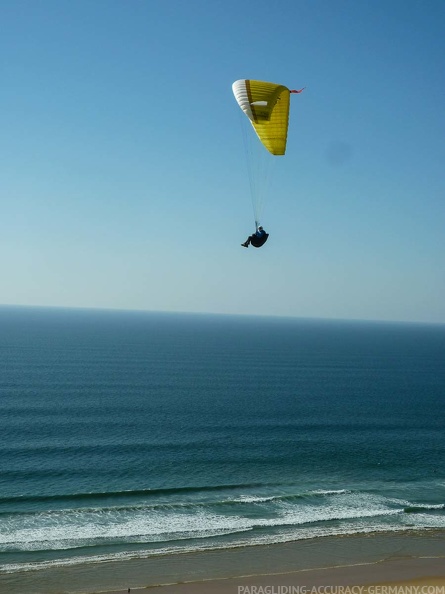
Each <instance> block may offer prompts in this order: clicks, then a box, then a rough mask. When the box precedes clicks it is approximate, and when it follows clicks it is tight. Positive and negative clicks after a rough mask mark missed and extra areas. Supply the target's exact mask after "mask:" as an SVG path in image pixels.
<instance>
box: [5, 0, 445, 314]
mask: <svg viewBox="0 0 445 594" xmlns="http://www.w3.org/2000/svg"><path fill="white" fill-rule="evenodd" d="M0 23H1V25H0V26H1V35H0V52H1V55H2V84H1V89H0V130H1V134H0V153H1V154H0V157H1V158H0V200H1V217H0V303H4V304H20V305H56V306H74V307H104V308H124V309H144V310H162V311H190V312H214V313H235V314H255V315H256V314H260V315H280V316H296V317H324V318H346V319H379V320H407V321H425V322H441V323H445V233H444V227H445V225H444V224H445V201H444V198H445V175H444V163H445V116H444V113H445V111H444V105H445V36H444V35H443V30H444V26H445V4H444V3H443V1H442V0H437V1H435V0H430V1H429V2H420V1H413V0H405V1H399V0H374V1H373V2H365V1H364V0H358V1H357V0H354V1H353V0H344V1H343V0H320V1H317V0H314V1H309V0H306V1H299V0H275V2H273V3H272V2H270V1H268V2H265V1H263V0H255V1H252V0H226V1H225V2H222V1H221V2H220V1H219V0H187V1H180V0H169V1H166V0H131V1H124V0H119V1H117V0H76V1H75V2H73V1H72V0H57V1H51V0H40V1H38V0H27V1H23V0H1V1H0ZM239 78H254V79H260V80H269V81H273V82H277V83H281V84H284V85H286V86H288V87H290V88H301V87H304V86H305V87H306V90H305V91H304V93H302V94H301V95H294V96H292V97H291V101H292V105H291V115H290V126H289V136H288V146H287V154H286V156H285V157H280V158H279V162H278V163H276V164H275V167H274V172H273V178H272V182H271V187H270V191H269V195H268V198H267V201H266V205H265V209H264V214H263V218H262V222H263V224H264V226H265V228H266V229H267V230H268V231H269V232H270V239H269V241H268V243H267V244H266V245H265V246H264V248H262V249H260V250H255V249H253V248H249V249H248V250H246V249H243V248H242V247H241V246H240V243H241V241H244V240H245V238H246V236H247V235H248V234H249V233H250V232H252V230H253V216H252V206H251V200H250V195H249V185H248V176H247V171H246V165H245V154H244V149H243V142H242V132H241V126H240V117H239V113H238V112H239V108H238V106H237V104H236V102H235V100H234V98H233V95H232V90H231V85H232V83H233V81H235V80H237V79H239Z"/></svg>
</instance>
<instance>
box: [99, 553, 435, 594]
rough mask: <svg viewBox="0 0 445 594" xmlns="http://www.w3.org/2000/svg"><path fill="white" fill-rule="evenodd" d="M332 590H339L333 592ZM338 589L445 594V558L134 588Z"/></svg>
mask: <svg viewBox="0 0 445 594" xmlns="http://www.w3.org/2000/svg"><path fill="white" fill-rule="evenodd" d="M444 546H445V545H444ZM329 586H331V587H335V586H336V587H337V589H336V590H335V591H334V590H331V591H330V590H329V589H327V587H329ZM338 586H344V587H346V586H349V587H350V588H352V586H363V589H361V590H359V589H354V590H352V591H350V593H349V594H402V590H400V591H397V593H396V592H395V590H393V588H395V587H397V588H402V587H403V588H406V592H407V594H415V592H416V590H415V588H414V586H418V587H419V590H418V593H417V594H423V592H421V590H420V588H421V587H422V586H428V591H427V594H434V592H433V591H434V590H435V591H436V593H437V594H445V557H444V558H433V559H431V558H426V559H399V560H392V561H384V562H380V563H370V564H366V565H354V566H349V567H330V568H326V569H311V570H307V571H306V570H300V571H295V572H289V573H285V574H267V575H257V576H245V577H238V578H229V579H223V580H221V579H219V580H205V581H196V582H188V583H183V584H172V585H165V586H152V587H150V586H148V587H145V588H131V594H206V593H208V594H293V592H292V590H293V588H292V587H294V592H295V594H296V592H297V590H295V588H297V587H299V593H300V594H305V592H306V594H311V590H312V589H313V588H315V589H317V588H319V594H340V593H341V589H339V588H338ZM390 587H391V590H390V589H389V588H390ZM385 589H386V593H385ZM127 591H128V590H127V589H125V590H114V591H111V592H108V594H126V593H127ZM424 592H425V590H424ZM312 594H315V593H312ZM317 594H318V593H317ZM345 594H347V592H345Z"/></svg>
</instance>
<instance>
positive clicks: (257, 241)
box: [241, 228, 269, 248]
mask: <svg viewBox="0 0 445 594" xmlns="http://www.w3.org/2000/svg"><path fill="white" fill-rule="evenodd" d="M268 237H269V233H266V232H265V231H264V229H262V228H261V229H258V231H257V232H256V233H253V234H252V235H250V236H249V237H248V238H247V240H246V242H245V243H243V244H241V245H242V246H244V247H249V244H250V243H251V244H252V245H253V247H256V248H259V247H261V246H262V245H264V244H265V243H266V241H267V238H268Z"/></svg>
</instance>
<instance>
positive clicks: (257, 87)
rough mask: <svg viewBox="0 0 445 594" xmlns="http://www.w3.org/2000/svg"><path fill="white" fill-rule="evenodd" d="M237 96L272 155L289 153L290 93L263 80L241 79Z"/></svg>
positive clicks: (237, 88) (235, 89)
mask: <svg viewBox="0 0 445 594" xmlns="http://www.w3.org/2000/svg"><path fill="white" fill-rule="evenodd" d="M232 90H233V94H234V95H235V99H236V100H237V102H238V105H239V106H240V107H241V109H242V110H243V112H244V113H245V114H246V116H247V117H248V118H249V120H250V121H251V123H252V126H253V127H254V129H255V132H256V133H257V135H258V138H259V139H260V140H261V142H262V143H263V145H264V146H265V147H266V148H267V150H268V151H269V152H270V153H272V155H284V153H285V152H286V140H287V128H288V125H289V98H290V91H289V89H288V88H287V87H285V86H283V85H277V84H274V83H270V82H262V81H260V80H244V79H242V80H237V81H236V82H234V83H233V85H232Z"/></svg>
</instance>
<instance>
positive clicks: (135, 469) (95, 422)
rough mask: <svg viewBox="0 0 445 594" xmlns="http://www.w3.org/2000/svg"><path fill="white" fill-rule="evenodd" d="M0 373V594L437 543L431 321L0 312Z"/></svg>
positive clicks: (443, 452)
mask: <svg viewBox="0 0 445 594" xmlns="http://www.w3.org/2000/svg"><path fill="white" fill-rule="evenodd" d="M0 370H1V373H0V404H1V415H0V584H1V583H2V582H1V580H2V579H4V582H3V583H4V584H8V590H7V591H8V592H12V591H13V589H12V586H11V584H14V583H15V582H14V579H16V578H17V576H23V575H24V574H26V573H28V572H32V574H33V575H35V576H38V575H39V572H44V571H46V570H48V569H54V568H59V569H63V568H67V567H73V566H76V567H78V568H79V570H81V569H82V568H84V569H85V570H86V568H91V567H92V566H94V567H95V568H96V569H97V568H100V567H102V566H103V567H105V565H106V564H110V563H118V562H125V561H131V560H141V559H144V560H147V559H149V558H153V559H159V558H161V557H162V558H165V557H166V556H168V555H175V554H186V555H188V556H189V557H190V555H193V554H195V553H204V552H206V551H207V552H210V553H211V552H212V551H226V553H227V555H230V551H231V550H233V549H238V550H239V549H240V548H243V550H244V549H245V550H246V551H247V550H253V549H249V548H250V547H254V546H255V545H272V544H276V543H282V544H285V543H291V542H295V541H304V540H308V539H317V538H319V537H325V538H333V537H337V536H346V535H350V536H353V535H358V534H369V535H382V537H383V536H384V535H385V534H388V533H400V534H405V533H406V532H407V531H409V532H411V533H412V534H415V535H419V534H423V533H426V532H428V533H430V534H443V532H441V530H442V531H443V530H444V529H445V431H444V429H445V406H444V402H445V326H444V325H427V324H408V323H386V322H385V323H383V322H381V323H379V322H358V321H329V320H303V319H290V318H267V317H248V316H224V315H219V316H218V315H205V314H202V315H200V314H173V313H148V312H129V311H101V310H82V309H62V308H60V309H59V308H27V307H11V306H3V307H0ZM312 542H316V541H312ZM107 567H110V565H108V566H107ZM2 576H3V578H2ZM152 579H153V583H158V582H159V580H162V579H163V580H167V581H168V580H169V579H173V577H172V576H169V575H164V574H163V575H162V576H156V575H153V578H152ZM175 579H176V578H175ZM8 580H9V581H8ZM34 583H36V584H37V583H38V579H37V578H36V579H35V580H34ZM159 583H160V582H159ZM53 587H54V589H53V590H51V586H50V585H48V582H46V584H45V589H44V590H43V589H42V590H39V589H38V586H37V585H36V587H35V588H36V589H35V591H36V592H40V591H42V592H43V591H45V592H52V591H54V592H60V591H62V590H61V589H60V585H59V586H58V587H56V586H53ZM57 588H59V589H57ZM17 591H18V590H17ZM63 591H67V592H70V591H74V590H70V589H69V588H68V586H66V590H63ZM29 592H31V590H29ZM27 594H28V591H27Z"/></svg>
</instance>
